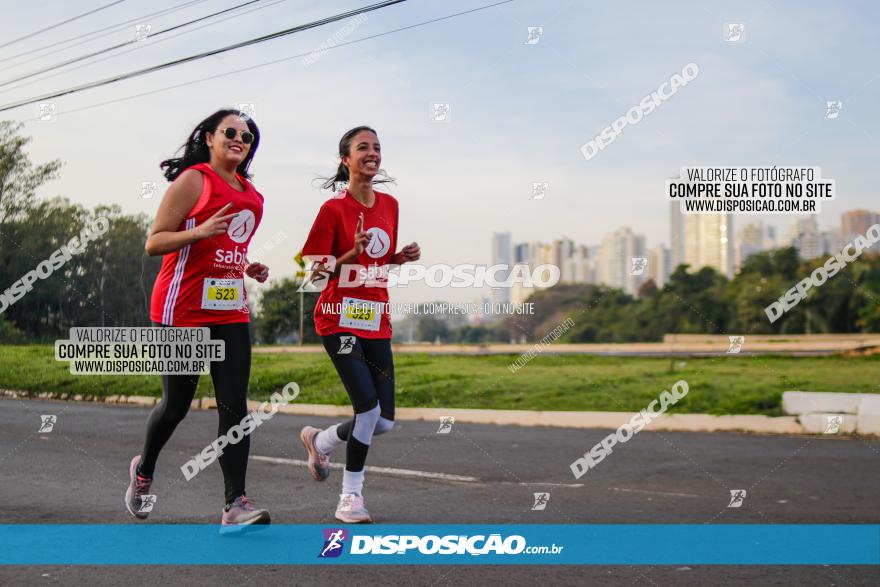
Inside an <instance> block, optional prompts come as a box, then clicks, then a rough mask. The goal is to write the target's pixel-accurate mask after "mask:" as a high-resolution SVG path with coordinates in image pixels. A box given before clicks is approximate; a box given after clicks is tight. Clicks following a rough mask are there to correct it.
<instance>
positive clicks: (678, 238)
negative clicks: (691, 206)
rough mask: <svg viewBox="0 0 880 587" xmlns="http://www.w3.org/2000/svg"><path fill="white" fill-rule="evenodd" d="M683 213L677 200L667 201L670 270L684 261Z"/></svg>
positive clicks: (673, 269)
mask: <svg viewBox="0 0 880 587" xmlns="http://www.w3.org/2000/svg"><path fill="white" fill-rule="evenodd" d="M684 218H685V216H684V214H682V213H681V212H680V211H679V203H678V202H674V201H673V202H669V266H670V267H671V269H672V271H675V269H676V268H677V267H678V266H679V265H681V264H682V263H684Z"/></svg>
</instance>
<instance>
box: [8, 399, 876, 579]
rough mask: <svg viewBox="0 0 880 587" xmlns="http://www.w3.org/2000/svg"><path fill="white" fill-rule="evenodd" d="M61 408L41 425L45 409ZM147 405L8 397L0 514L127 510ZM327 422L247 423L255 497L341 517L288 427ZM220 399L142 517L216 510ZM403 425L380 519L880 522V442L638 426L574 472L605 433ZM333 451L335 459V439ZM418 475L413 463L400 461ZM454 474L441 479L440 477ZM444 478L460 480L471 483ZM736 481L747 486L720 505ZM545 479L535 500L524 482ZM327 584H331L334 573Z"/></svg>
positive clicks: (844, 573) (736, 574)
mask: <svg viewBox="0 0 880 587" xmlns="http://www.w3.org/2000/svg"><path fill="white" fill-rule="evenodd" d="M42 414H53V415H56V416H57V422H56V424H55V427H54V429H53V431H52V432H51V433H48V434H45V433H44V434H39V433H37V430H38V428H39V425H40V415H42ZM147 414H148V410H147V409H145V408H136V407H123V406H105V405H101V404H80V403H72V402H70V403H68V402H41V401H27V400H15V399H4V400H0V471H2V475H0V500H2V512H3V514H2V523H111V524H112V523H119V524H128V523H132V522H133V519H132V518H131V517H130V516H129V515H128V513H127V512H126V511H125V509H124V506H123V493H124V491H125V488H126V486H127V482H128V479H127V465H128V462H129V460H130V459H131V457H132V456H133V455H134V454H136V453H137V452H139V451H140V447H141V443H142V442H143V432H144V425H145V422H146V417H147ZM333 421H334V420H332V419H328V418H319V417H297V416H286V415H277V416H276V417H275V418H273V419H272V420H271V421H270V422H267V423H265V424H264V425H263V426H261V427H260V428H259V429H258V431H257V432H255V434H254V435H253V436H252V443H251V456H252V460H251V462H250V466H249V474H248V495H249V496H251V497H253V498H254V499H255V500H256V502H257V504H258V505H260V506H262V507H266V508H268V509H269V510H270V511H271V513H272V519H273V522H275V523H285V524H297V523H309V524H326V523H332V522H333V517H332V515H333V509H334V507H335V504H336V500H337V496H338V492H339V483H340V481H341V472H340V471H339V470H338V469H334V470H333V473H332V475H331V478H330V480H329V481H328V482H327V483H323V484H320V483H316V482H313V481H312V480H311V479H310V478H309V477H308V474H307V472H306V471H305V469H304V468H303V467H302V466H301V465H298V464H292V463H291V462H288V461H293V462H294V463H295V462H297V461H301V460H302V459H303V458H304V452H303V451H302V449H301V446H300V445H299V441H298V431H299V429H300V428H301V427H302V426H303V425H304V424H306V423H309V424H312V425H316V426H325V425H327V424H329V423H331V422H333ZM216 426H217V416H216V413H214V412H204V411H193V412H191V413H190V414H189V416H188V417H187V419H186V420H185V421H184V422H183V423H182V424H181V425H180V427H179V428H178V430H177V432H176V434H175V436H174V437H173V438H172V439H171V441H170V442H169V444H168V446H167V447H166V448H165V451H164V452H163V453H162V456H161V458H160V461H159V466H158V468H157V472H156V475H157V480H156V482H155V483H154V485H153V489H154V493H156V494H157V495H158V502H157V506H156V509H155V510H154V511H153V513H152V514H151V516H150V518H149V519H148V520H147V521H146V522H142V523H145V524H154V523H166V524H167V523H204V524H217V523H219V518H220V508H221V506H222V501H223V497H222V477H221V473H220V468H219V465H218V464H217V463H214V464H213V465H211V466H210V467H209V468H208V469H207V470H206V471H204V472H202V473H201V474H199V475H197V476H196V477H195V478H194V479H193V480H191V481H189V482H187V481H185V480H184V478H183V476H182V474H181V473H180V471H179V467H180V465H181V464H183V463H184V462H185V461H186V460H188V459H189V458H190V457H191V456H192V455H194V454H195V453H197V452H198V451H200V450H201V449H202V448H203V447H204V446H205V445H206V444H208V443H210V442H211V441H212V440H213V439H214V438H215V436H216ZM437 428H438V423H431V422H403V423H400V424H398V425H397V426H396V428H395V429H394V430H393V431H392V432H391V433H389V434H387V435H385V436H383V437H380V438H378V439H376V440H375V442H374V445H373V449H372V451H371V453H370V459H369V464H370V465H371V466H380V467H389V468H392V469H393V471H391V472H386V473H382V474H378V473H369V472H368V474H367V482H366V486H365V496H366V499H367V506H368V507H369V508H370V511H371V513H372V514H373V516H374V518H375V520H376V521H377V522H381V523H389V524H396V523H425V524H428V523H499V524H512V523H548V524H549V523H562V524H565V523H572V524H594V523H612V524H616V523H628V524H637V523H694V524H701V523H719V524H728V523H761V524H781V523H822V524H830V523H873V524H877V523H880V497H878V496H880V441H878V440H876V439H864V438H843V437H827V436H823V437H807V436H804V437H782V436H757V435H747V434H735V433H723V434H722V433H712V434H703V433H668V432H651V431H643V432H641V433H640V434H638V435H636V436H635V437H633V438H632V439H631V440H630V441H629V442H628V443H626V444H625V445H618V446H617V447H616V448H615V450H614V453H613V454H612V455H610V456H608V457H607V458H606V459H605V460H604V461H603V462H602V463H601V464H600V465H599V466H598V467H597V468H596V469H594V470H592V471H590V472H589V473H588V474H587V475H586V476H584V477H583V478H582V479H580V480H575V479H574V477H573V476H572V474H571V472H570V470H569V467H568V465H569V463H571V462H572V461H573V460H574V459H575V458H577V457H578V456H580V455H581V454H582V453H583V452H585V451H586V450H588V449H589V448H590V447H591V446H592V445H593V444H595V443H596V442H598V441H599V440H600V439H601V438H602V437H604V436H605V435H606V434H608V431H607V430H605V431H603V430H571V429H556V428H522V427H516V426H510V427H507V426H490V425H477V424H460V423H457V424H455V425H454V426H453V429H452V431H451V432H450V433H448V434H437V433H436V432H437ZM336 456H337V457H338V458H342V456H343V453H342V451H339V452H338V453H337V454H336ZM401 469H405V470H408V471H418V472H420V473H419V474H413V473H405V472H401V471H399V470H401ZM444 475H445V476H447V477H444ZM448 476H457V477H466V478H470V479H467V480H461V479H457V480H456V479H455V478H449V477H448ZM731 489H745V490H746V491H747V494H746V499H745V501H744V502H743V504H742V507H740V508H728V507H727V506H728V503H729V502H730V490H731ZM536 491H549V492H550V501H549V503H548V505H547V508H546V509H545V510H543V511H532V510H531V507H532V505H533V503H534V499H533V493H534V492H536ZM318 581H321V582H322V583H323V584H327V583H326V582H328V581H330V582H332V583H336V584H348V585H352V584H353V585H358V586H360V585H374V584H376V585H387V584H389V583H392V584H393V583H399V584H401V585H471V584H477V583H486V582H489V581H491V582H499V581H504V582H505V584H506V585H533V584H543V585H583V584H597V585H633V584H645V585H672V584H675V585H709V584H711V585H727V584H731V585H734V584H747V583H748V584H752V585H754V584H760V585H790V584H801V585H805V584H809V585H876V584H878V583H880V569H878V568H877V567H856V566H853V567H844V566H836V567H832V566H811V567H788V566H765V567H719V566H684V567H662V566H653V567H649V566H638V567H597V566H589V567H588V566H580V567H550V566H547V567H527V566H518V567H506V566H503V567H492V566H472V567H446V566H430V567H426V566H419V567H402V566H400V567H395V566H371V567H352V566H347V567H333V568H328V567H321V568H315V567H301V566H294V567H285V566H277V567H250V566H248V567H209V566H192V567H170V566H169V567H146V568H137V567H79V566H40V567H0V584H16V585H47V584H63V585H80V584H83V585H85V584H88V585H116V584H121V583H125V584H129V585H141V584H163V583H167V584H178V583H186V584H188V585H216V584H218V583H220V582H235V583H240V584H248V585H262V584H270V583H271V584H278V583H282V584H290V585H311V584H316V582H318ZM332 583H331V584H332Z"/></svg>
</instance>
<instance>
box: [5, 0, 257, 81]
mask: <svg viewBox="0 0 880 587" xmlns="http://www.w3.org/2000/svg"><path fill="white" fill-rule="evenodd" d="M263 1H264V0H248V1H247V2H244V3H242V4H238V5H236V6H232V7H231V8H226V9H224V10H220V11H218V12H214V13H212V14H207V15H205V16H201V17H199V18H196V19H193V20H190V21H189V22H184V23H181V24H177V25H174V26H173V27H169V28H167V29H163V30H161V31H157V32H155V33H153V34H149V35H147V36H146V37H145V38H144V39H136V38H135V39H131V40H130V41H126V42H124V43H119V44H118V45H114V46H112V47H107V48H106V49H100V50H98V51H95V52H93V53H89V54H88V55H81V56H79V57H74V58H73V59H68V60H67V61H62V62H61V63H56V64H55V65H50V66H49V67H44V68H43V69H38V70H36V71H32V72H30V73H26V74H25V75H22V76H19V77H16V78H13V79H11V80H7V81H5V82H2V83H0V87H2V86H8V85H9V84H13V83H15V82H20V81H22V80H25V79H28V78H32V77H34V76H35V75H40V74H41V73H48V72H50V71H54V70H56V69H58V68H59V67H64V66H65V65H71V64H73V63H78V62H80V61H84V60H86V59H90V58H92V57H97V56H98V55H103V54H104V53H109V52H110V51H115V50H116V49H121V48H122V47H127V46H128V45H132V44H134V43H140V42H141V41H142V40H146V39H150V38H152V37H158V36H159V35H163V34H165V33H169V32H171V31H175V30H177V29H180V28H183V27H187V26H189V25H191V24H195V23H197V22H201V21H203V20H208V19H210V18H213V17H215V16H219V15H221V14H226V13H227V12H232V11H234V10H238V9H239V8H244V7H245V6H248V5H250V4H256V3H257V2H263Z"/></svg>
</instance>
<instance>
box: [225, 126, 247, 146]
mask: <svg viewBox="0 0 880 587" xmlns="http://www.w3.org/2000/svg"><path fill="white" fill-rule="evenodd" d="M217 132H222V133H223V136H225V137H226V138H227V139H229V140H230V141H231V140H232V139H234V138H235V136H236V135H237V134H238V133H239V130H238V129H237V128H232V127H229V128H218V129H217ZM241 142H242V143H244V144H245V145H250V144H251V143H253V142H254V135H253V133H250V132H248V131H246V130H243V131H241Z"/></svg>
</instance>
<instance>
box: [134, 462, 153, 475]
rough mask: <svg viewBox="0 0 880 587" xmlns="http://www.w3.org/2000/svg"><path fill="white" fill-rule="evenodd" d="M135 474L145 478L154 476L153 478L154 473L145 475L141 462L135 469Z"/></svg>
mask: <svg viewBox="0 0 880 587" xmlns="http://www.w3.org/2000/svg"><path fill="white" fill-rule="evenodd" d="M135 474H137V476H138V477H142V478H144V479H152V478H153V476H152V475H144V472H143V471H141V465H140V463H138V466H137V468H136V469H135Z"/></svg>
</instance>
